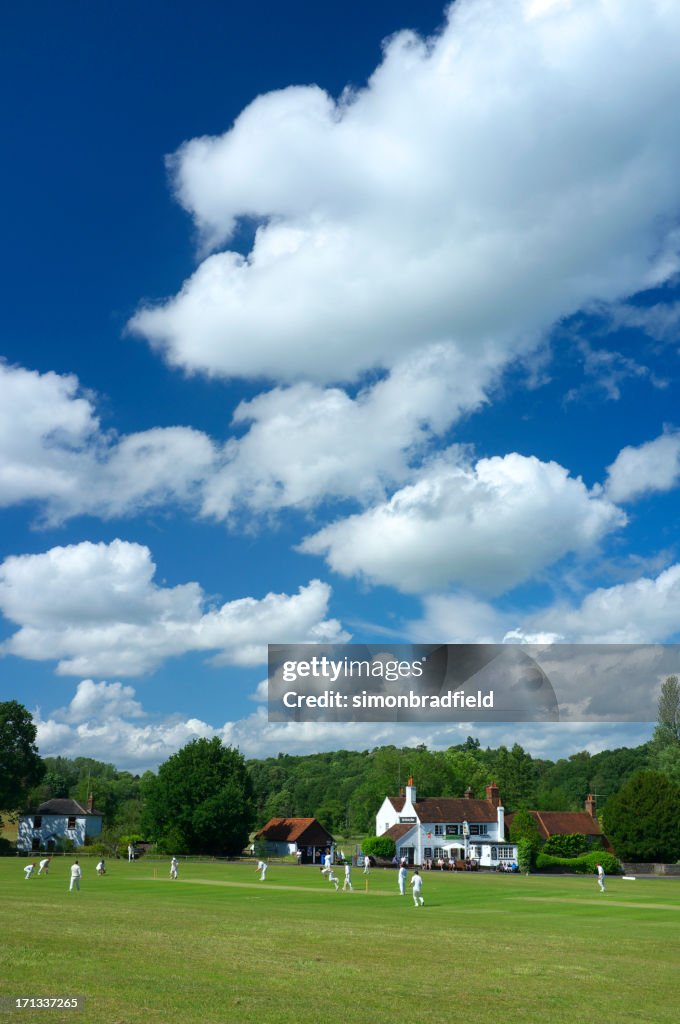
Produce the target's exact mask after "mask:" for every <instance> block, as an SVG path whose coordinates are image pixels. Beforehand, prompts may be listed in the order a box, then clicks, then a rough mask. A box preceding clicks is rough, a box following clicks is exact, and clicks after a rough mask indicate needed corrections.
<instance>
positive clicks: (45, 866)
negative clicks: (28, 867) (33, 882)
mask: <svg viewBox="0 0 680 1024" xmlns="http://www.w3.org/2000/svg"><path fill="white" fill-rule="evenodd" d="M49 870H50V858H49V857H43V859H42V860H41V861H40V863H39V864H38V874H39V875H42V873H43V871H44V872H45V874H46V875H47V874H49Z"/></svg>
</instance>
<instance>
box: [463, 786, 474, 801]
mask: <svg viewBox="0 0 680 1024" xmlns="http://www.w3.org/2000/svg"><path fill="white" fill-rule="evenodd" d="M473 796H474V793H473V792H472V786H468V788H467V789H466V790H465V799H466V800H472V798H473Z"/></svg>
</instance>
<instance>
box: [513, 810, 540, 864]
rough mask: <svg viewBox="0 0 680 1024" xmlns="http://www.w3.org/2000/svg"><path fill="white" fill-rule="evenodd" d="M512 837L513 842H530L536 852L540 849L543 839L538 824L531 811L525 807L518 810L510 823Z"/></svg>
mask: <svg viewBox="0 0 680 1024" xmlns="http://www.w3.org/2000/svg"><path fill="white" fill-rule="evenodd" d="M510 839H511V840H512V842H513V843H519V842H521V841H522V840H525V841H526V842H528V843H529V844H530V846H531V849H532V851H533V852H534V854H535V853H536V852H537V851H538V850H540V848H541V845H542V840H541V837H540V834H539V831H538V825H537V824H536V820H535V818H534V817H533V815H532V814H529V811H527V810H524V809H522V810H521V811H517V813H516V814H515V816H514V817H513V819H512V824H511V825H510Z"/></svg>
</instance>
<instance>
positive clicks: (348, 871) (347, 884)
mask: <svg viewBox="0 0 680 1024" xmlns="http://www.w3.org/2000/svg"><path fill="white" fill-rule="evenodd" d="M346 889H349V891H350V892H352V891H353V890H352V865H351V864H345V881H344V882H343V883H342V891H343V892H345V890H346Z"/></svg>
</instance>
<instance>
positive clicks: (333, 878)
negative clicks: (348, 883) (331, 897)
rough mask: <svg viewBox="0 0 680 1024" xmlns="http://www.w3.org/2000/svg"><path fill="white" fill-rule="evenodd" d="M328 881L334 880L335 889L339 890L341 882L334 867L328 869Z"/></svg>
mask: <svg viewBox="0 0 680 1024" xmlns="http://www.w3.org/2000/svg"><path fill="white" fill-rule="evenodd" d="M321 874H324V872H323V871H322V872H321ZM328 881H329V882H332V884H333V885H334V886H335V891H336V892H337V891H338V885H339V884H340V883H339V882H338V879H337V876H336V875H335V874H334V873H333V868H329V869H328Z"/></svg>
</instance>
